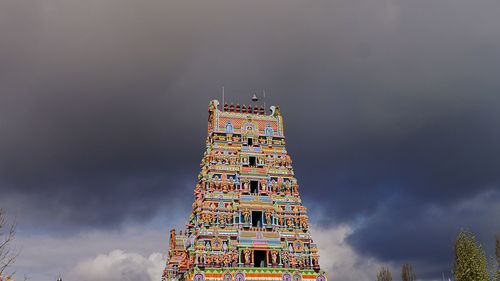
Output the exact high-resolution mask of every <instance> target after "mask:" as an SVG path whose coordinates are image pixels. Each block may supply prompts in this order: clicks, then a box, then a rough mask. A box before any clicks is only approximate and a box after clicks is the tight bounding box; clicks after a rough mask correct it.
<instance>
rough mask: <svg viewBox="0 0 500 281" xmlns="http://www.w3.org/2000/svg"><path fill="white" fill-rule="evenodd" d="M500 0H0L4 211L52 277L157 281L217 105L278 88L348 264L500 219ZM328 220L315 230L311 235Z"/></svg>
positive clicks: (432, 270)
mask: <svg viewBox="0 0 500 281" xmlns="http://www.w3.org/2000/svg"><path fill="white" fill-rule="evenodd" d="M499 14H500V2H499V1H497V0H491V1H488V0H477V1H470V0H419V1H414V0H328V1H327V0H323V1H320V0H318V1H316V0H311V1H304V0H300V1H299V0H266V1H263V0H255V1H235V0H231V1H218V0H208V1H189V0H188V1H185V0H183V1H170V0H158V1H156V0H143V1H132V0H115V1H112V0H107V1H102V0H86V1H78V0H40V1H28V0H27V1H23V0H21V1H19V0H2V1H0V207H2V208H4V209H6V210H7V211H8V213H9V214H10V215H12V216H16V217H17V221H18V224H19V228H18V230H19V231H18V237H17V238H18V239H17V246H18V248H19V249H21V250H22V251H21V255H20V257H19V259H18V262H17V266H16V268H15V270H16V271H17V275H18V277H20V276H23V275H25V274H26V275H28V276H31V277H32V278H33V279H32V280H36V281H49V280H55V277H56V276H57V275H58V274H59V273H61V274H63V277H65V280H78V281H97V280H99V281H101V280H122V281H123V280H125V281H127V280H134V281H137V280H139V281H142V280H144V281H153V280H157V279H153V277H158V274H161V269H162V266H163V265H162V263H163V258H164V257H163V255H164V254H165V253H166V251H167V232H168V230H169V229H170V228H171V227H173V226H177V227H179V226H182V225H183V224H184V222H185V220H186V219H187V217H188V214H189V211H190V206H191V204H192V200H193V199H192V193H193V190H194V185H195V181H196V178H197V174H198V171H199V162H200V160H201V158H202V155H203V150H204V141H205V135H206V126H207V124H206V120H207V107H208V102H209V100H211V99H214V98H217V99H220V98H221V97H220V96H221V87H222V86H225V87H226V99H227V100H229V101H234V102H235V103H236V102H239V103H245V102H248V101H249V98H250V96H251V93H252V91H253V90H256V89H265V90H266V93H267V101H266V103H267V104H268V105H270V104H277V105H280V106H281V109H282V113H283V115H284V118H285V131H286V132H285V134H286V136H287V141H288V142H287V143H288V150H289V152H290V153H291V155H292V158H293V160H294V167H295V171H296V174H297V178H298V180H299V183H300V185H301V196H302V198H303V200H304V203H305V205H306V207H308V209H309V212H310V215H311V221H312V223H313V235H315V236H316V237H317V238H316V240H317V241H318V243H319V244H320V248H322V253H321V254H322V258H321V259H320V263H321V265H322V266H323V268H325V269H327V270H328V271H329V272H330V276H331V277H333V280H338V281H364V280H373V279H374V278H375V274H376V270H377V268H378V267H379V266H380V265H386V266H389V267H391V268H392V269H393V270H394V272H393V276H395V278H396V280H399V278H400V273H399V270H400V269H399V268H400V266H401V265H402V263H404V262H411V263H413V265H414V268H415V269H416V272H417V276H418V277H419V279H421V280H438V279H441V277H442V274H443V273H444V274H445V276H449V275H450V270H451V265H452V258H453V252H452V244H453V240H454V238H455V237H456V234H457V232H458V231H459V229H460V228H468V229H470V230H472V231H473V232H475V233H476V234H478V238H479V239H480V241H481V242H482V243H483V244H484V245H485V248H486V250H487V252H488V254H490V255H492V254H493V249H492V244H493V243H492V242H493V237H494V234H495V233H498V232H500V223H499V221H500V220H499V218H500V204H499V202H500V171H499V169H500V168H499V167H500V145H499V143H500V126H499V124H500V80H499V77H500V28H499V27H500V17H499V16H498V15H499ZM315 236H313V238H314V237H315Z"/></svg>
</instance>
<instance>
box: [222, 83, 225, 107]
mask: <svg viewBox="0 0 500 281" xmlns="http://www.w3.org/2000/svg"><path fill="white" fill-rule="evenodd" d="M224 98H225V97H224V86H222V108H224V105H225V103H224Z"/></svg>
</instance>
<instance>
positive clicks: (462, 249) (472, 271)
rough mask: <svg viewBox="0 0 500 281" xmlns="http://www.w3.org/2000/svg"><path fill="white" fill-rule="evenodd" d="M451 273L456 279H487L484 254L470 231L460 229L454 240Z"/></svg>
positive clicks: (478, 280)
mask: <svg viewBox="0 0 500 281" xmlns="http://www.w3.org/2000/svg"><path fill="white" fill-rule="evenodd" d="M453 273H454V275H455V280H456V281H489V275H488V261H487V259H486V254H485V253H484V250H483V248H482V247H481V245H479V244H478V243H477V242H476V238H475V237H474V235H473V234H472V233H470V232H466V231H460V233H459V234H458V237H457V240H456V241H455V264H454V269H453Z"/></svg>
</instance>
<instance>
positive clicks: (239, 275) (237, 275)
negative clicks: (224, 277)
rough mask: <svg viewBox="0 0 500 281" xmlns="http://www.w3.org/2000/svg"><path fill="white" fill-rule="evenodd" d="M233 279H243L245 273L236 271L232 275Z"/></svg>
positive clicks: (242, 280) (236, 280)
mask: <svg viewBox="0 0 500 281" xmlns="http://www.w3.org/2000/svg"><path fill="white" fill-rule="evenodd" d="M234 281H245V274H243V273H241V272H238V273H236V274H235V275H234Z"/></svg>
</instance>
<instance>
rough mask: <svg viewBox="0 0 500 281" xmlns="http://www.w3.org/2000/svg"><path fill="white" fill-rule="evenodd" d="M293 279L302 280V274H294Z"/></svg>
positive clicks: (294, 280) (295, 280)
mask: <svg viewBox="0 0 500 281" xmlns="http://www.w3.org/2000/svg"><path fill="white" fill-rule="evenodd" d="M293 281H302V276H300V274H298V273H296V274H294V275H293Z"/></svg>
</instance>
